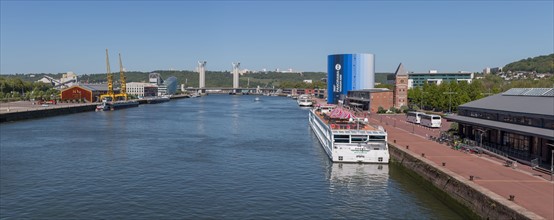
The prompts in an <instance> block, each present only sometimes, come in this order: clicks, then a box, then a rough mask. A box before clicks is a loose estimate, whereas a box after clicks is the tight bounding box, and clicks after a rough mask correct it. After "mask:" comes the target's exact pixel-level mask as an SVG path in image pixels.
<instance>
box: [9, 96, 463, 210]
mask: <svg viewBox="0 0 554 220" xmlns="http://www.w3.org/2000/svg"><path fill="white" fill-rule="evenodd" d="M254 98H255V97H254V96H251V95H247V96H228V95H210V96H205V97H200V98H191V99H181V100H172V101H171V102H166V103H161V104H155V105H141V106H139V107H137V108H130V109H123V110H118V111H111V112H87V113H79V114H72V115H65V116H57V117H51V118H44V119H37V120H27V121H19V122H13V123H3V124H0V219H26V218H28V219H198V218H200V219H263V218H265V219H337V218H342V219H462V217H461V216H460V215H459V214H458V212H459V211H456V210H451V209H449V208H448V207H447V206H445V205H444V204H442V203H441V202H440V201H439V200H437V199H436V198H434V197H433V196H431V195H430V193H429V192H427V191H425V190H424V189H423V188H422V187H420V186H419V185H418V183H417V182H415V180H413V179H411V178H410V177H409V176H408V175H407V174H406V173H403V171H402V169H401V168H399V167H398V165H394V164H390V165H370V164H365V165H360V164H333V163H331V162H330V161H329V159H328V157H327V155H326V154H325V152H324V150H323V149H322V148H321V146H320V145H319V143H318V141H317V138H316V137H315V136H314V134H313V132H312V131H311V130H310V127H309V126H308V119H307V116H308V110H307V109H302V108H299V107H298V106H297V104H296V102H295V101H294V100H292V99H290V98H285V97H269V96H262V97H260V101H255V100H254Z"/></svg>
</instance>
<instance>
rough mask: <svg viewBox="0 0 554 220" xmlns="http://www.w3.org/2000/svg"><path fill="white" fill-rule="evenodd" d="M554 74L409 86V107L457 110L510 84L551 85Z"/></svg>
mask: <svg viewBox="0 0 554 220" xmlns="http://www.w3.org/2000/svg"><path fill="white" fill-rule="evenodd" d="M553 85H554V76H551V77H549V78H546V79H543V80H533V79H522V80H512V81H506V80H504V79H502V78H501V77H499V76H495V75H486V76H485V77H484V78H482V79H474V80H472V81H471V83H467V82H466V81H461V82H455V81H451V82H449V83H448V82H447V83H441V84H440V85H436V84H429V83H426V84H424V85H423V87H416V88H411V89H409V90H408V99H409V100H410V106H409V107H410V108H411V109H415V110H419V109H423V110H431V111H443V112H446V111H450V109H451V111H452V112H456V111H457V106H458V105H462V104H465V103H467V102H471V101H474V100H477V99H481V98H483V97H486V96H489V95H494V94H497V93H501V92H505V91H507V90H509V89H511V88H552V87H553Z"/></svg>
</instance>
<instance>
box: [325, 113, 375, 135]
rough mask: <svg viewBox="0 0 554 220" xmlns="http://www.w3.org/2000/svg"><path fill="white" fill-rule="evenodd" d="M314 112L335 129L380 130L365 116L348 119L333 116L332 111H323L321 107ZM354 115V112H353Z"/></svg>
mask: <svg viewBox="0 0 554 220" xmlns="http://www.w3.org/2000/svg"><path fill="white" fill-rule="evenodd" d="M346 111H347V110H346ZM314 113H315V115H316V116H317V117H319V118H320V119H321V120H322V121H323V122H324V123H325V124H327V125H329V126H330V127H331V129H333V130H366V131H378V130H379V129H377V128H376V127H374V126H372V125H370V124H369V123H368V122H367V120H364V119H363V118H357V117H350V118H347V119H341V118H332V117H331V116H330V113H325V112H322V111H321V110H320V109H318V108H316V109H314ZM351 116H354V113H352V114H351Z"/></svg>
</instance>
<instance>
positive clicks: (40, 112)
mask: <svg viewBox="0 0 554 220" xmlns="http://www.w3.org/2000/svg"><path fill="white" fill-rule="evenodd" d="M96 105H97V104H95V103H92V104H82V105H76V106H64V107H49V108H43V109H29V110H23V111H13V112H4V113H1V114H0V123H4V122H10V121H19V120H27V119H34V118H44V117H51V116H58V115H67V114H73V113H80V112H89V111H94V110H95V109H96Z"/></svg>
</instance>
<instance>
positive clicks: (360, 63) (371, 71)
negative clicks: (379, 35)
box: [327, 54, 375, 104]
mask: <svg viewBox="0 0 554 220" xmlns="http://www.w3.org/2000/svg"><path fill="white" fill-rule="evenodd" d="M374 63H375V57H374V55H373V54H334V55H329V56H328V57H327V76H328V77H327V103H329V104H336V103H338V101H339V100H341V99H342V100H344V99H345V97H346V95H347V94H348V91H353V90H362V89H372V88H373V87H374V83H375V64H374Z"/></svg>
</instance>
